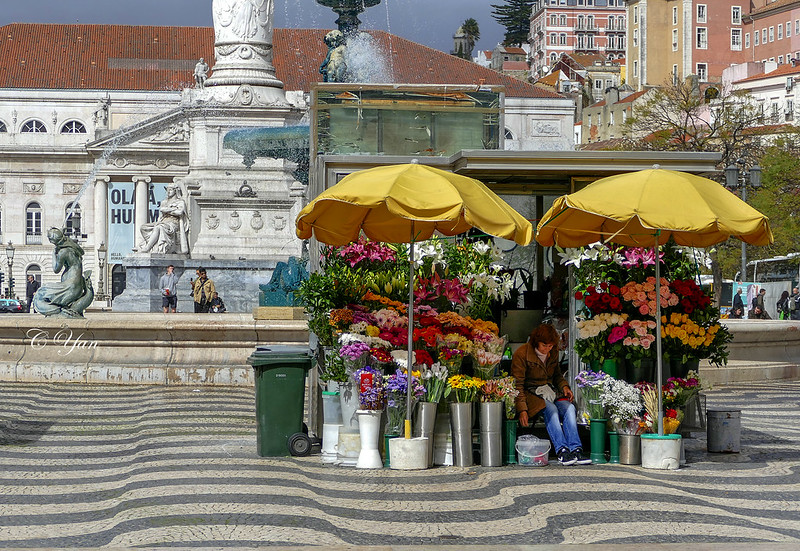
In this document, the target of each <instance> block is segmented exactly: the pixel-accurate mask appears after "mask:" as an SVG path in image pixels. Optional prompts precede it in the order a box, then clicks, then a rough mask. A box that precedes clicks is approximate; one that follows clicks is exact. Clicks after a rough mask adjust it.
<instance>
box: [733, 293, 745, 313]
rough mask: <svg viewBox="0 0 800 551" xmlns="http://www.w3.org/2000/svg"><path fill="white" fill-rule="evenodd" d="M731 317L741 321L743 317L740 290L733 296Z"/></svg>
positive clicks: (742, 302)
mask: <svg viewBox="0 0 800 551" xmlns="http://www.w3.org/2000/svg"><path fill="white" fill-rule="evenodd" d="M731 317H732V318H734V319H742V317H744V301H743V300H742V288H741V287H739V290H737V291H736V294H735V295H733V308H731Z"/></svg>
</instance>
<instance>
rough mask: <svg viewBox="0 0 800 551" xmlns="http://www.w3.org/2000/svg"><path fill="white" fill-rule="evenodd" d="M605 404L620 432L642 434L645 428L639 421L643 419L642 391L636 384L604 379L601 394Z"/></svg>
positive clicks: (615, 426) (609, 378)
mask: <svg viewBox="0 0 800 551" xmlns="http://www.w3.org/2000/svg"><path fill="white" fill-rule="evenodd" d="M600 400H601V402H602V404H603V406H604V407H605V408H606V411H607V412H608V415H609V418H610V419H611V422H612V423H613V424H614V428H615V429H616V430H617V432H619V433H620V434H640V433H641V431H642V430H643V429H642V428H641V427H640V425H639V422H640V421H641V420H642V410H643V409H644V403H643V402H642V393H641V392H640V391H639V389H638V388H636V387H635V386H633V385H631V384H628V383H626V382H625V381H619V380H617V379H614V378H612V377H608V378H607V379H605V380H604V381H603V389H602V393H601V396H600Z"/></svg>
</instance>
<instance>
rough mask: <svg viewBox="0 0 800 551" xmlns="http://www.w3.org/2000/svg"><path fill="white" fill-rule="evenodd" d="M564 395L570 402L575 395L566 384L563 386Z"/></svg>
mask: <svg viewBox="0 0 800 551" xmlns="http://www.w3.org/2000/svg"><path fill="white" fill-rule="evenodd" d="M564 397H565V398H566V399H567V400H569V401H570V402H571V401H572V399H573V398H574V397H575V395H574V394H572V389H571V388H570V387H568V386H565V387H564Z"/></svg>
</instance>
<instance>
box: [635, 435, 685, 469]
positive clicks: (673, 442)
mask: <svg viewBox="0 0 800 551" xmlns="http://www.w3.org/2000/svg"><path fill="white" fill-rule="evenodd" d="M680 461H681V435H680V434H665V435H663V436H659V435H658V434H643V435H642V467H644V468H645V469H661V470H676V469H678V467H680Z"/></svg>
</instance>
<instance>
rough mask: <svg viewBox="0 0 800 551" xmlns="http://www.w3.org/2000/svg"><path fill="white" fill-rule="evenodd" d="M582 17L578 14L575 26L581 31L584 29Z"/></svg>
mask: <svg viewBox="0 0 800 551" xmlns="http://www.w3.org/2000/svg"><path fill="white" fill-rule="evenodd" d="M583 19H584V18H583V15H579V16H578V26H577V29H578V30H579V31H582V30H584V25H585V23H584V22H583Z"/></svg>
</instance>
